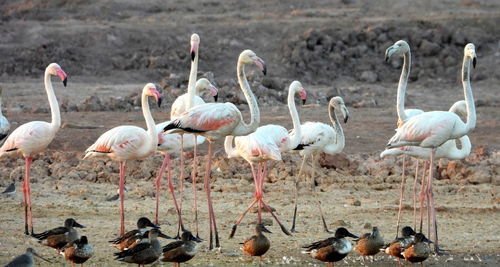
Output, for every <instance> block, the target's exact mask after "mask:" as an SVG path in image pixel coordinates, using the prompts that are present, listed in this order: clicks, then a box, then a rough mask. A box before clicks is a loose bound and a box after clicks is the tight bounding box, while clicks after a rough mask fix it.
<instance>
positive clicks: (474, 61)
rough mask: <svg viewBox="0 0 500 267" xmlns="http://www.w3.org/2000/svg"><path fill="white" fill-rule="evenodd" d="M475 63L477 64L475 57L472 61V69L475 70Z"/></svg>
mask: <svg viewBox="0 0 500 267" xmlns="http://www.w3.org/2000/svg"><path fill="white" fill-rule="evenodd" d="M476 62H477V59H476V56H474V58H473V59H472V67H473V68H476Z"/></svg>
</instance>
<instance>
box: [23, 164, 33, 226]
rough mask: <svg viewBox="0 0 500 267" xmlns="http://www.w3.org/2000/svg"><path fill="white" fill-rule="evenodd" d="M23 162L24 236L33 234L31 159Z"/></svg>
mask: <svg viewBox="0 0 500 267" xmlns="http://www.w3.org/2000/svg"><path fill="white" fill-rule="evenodd" d="M24 161H25V169H24V183H23V195H24V233H25V234H26V235H29V234H30V233H33V213H32V212H31V189H30V171H31V163H32V162H33V158H32V157H26V158H25V159H24Z"/></svg>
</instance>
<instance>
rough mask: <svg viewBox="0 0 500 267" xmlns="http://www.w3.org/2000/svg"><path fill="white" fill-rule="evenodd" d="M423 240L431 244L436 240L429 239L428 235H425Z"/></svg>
mask: <svg viewBox="0 0 500 267" xmlns="http://www.w3.org/2000/svg"><path fill="white" fill-rule="evenodd" d="M422 241H423V242H425V243H429V244H432V243H434V242H432V241H431V240H429V239H428V238H427V237H425V236H424V238H423V239H422Z"/></svg>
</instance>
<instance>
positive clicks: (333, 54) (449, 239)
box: [0, 0, 500, 266]
mask: <svg viewBox="0 0 500 267" xmlns="http://www.w3.org/2000/svg"><path fill="white" fill-rule="evenodd" d="M0 16H1V17H0V36H1V37H0V55H1V56H0V86H1V87H2V88H3V105H2V109H3V113H4V115H5V116H6V117H7V118H8V119H9V121H10V122H11V125H12V129H14V128H15V127H17V126H19V125H20V124H22V123H25V122H28V121H32V120H49V119H50V114H49V109H48V104H47V100H46V95H45V93H44V91H43V83H42V82H43V79H42V75H43V70H44V68H45V67H46V65H47V64H48V63H50V62H58V63H60V65H61V66H62V67H63V68H64V69H65V71H66V72H67V73H68V75H69V83H68V87H67V88H63V87H62V85H61V84H60V83H54V85H55V91H56V95H57V96H58V99H59V102H60V104H61V110H62V114H61V115H62V120H63V124H64V125H63V128H62V129H61V130H60V131H59V133H58V135H57V136H56V138H55V139H54V141H53V142H52V144H51V145H50V146H49V148H48V149H47V151H46V152H44V153H42V154H40V155H39V156H37V157H36V160H35V162H34V164H33V170H32V179H31V185H32V187H31V188H32V195H33V197H32V199H33V201H34V203H33V207H34V210H33V212H34V220H35V231H36V232H38V231H42V230H45V229H48V228H52V227H55V226H59V225H61V224H62V222H63V221H64V219H65V218H67V217H73V218H75V219H77V220H78V221H79V222H81V223H82V224H84V225H86V226H87V228H86V229H83V230H82V233H83V234H85V235H87V236H89V239H90V241H91V242H92V243H93V244H94V246H95V247H96V249H97V253H96V255H95V256H94V257H93V258H92V259H91V260H90V261H89V262H88V264H89V265H93V266H117V265H121V264H120V263H117V262H115V261H113V259H112V252H114V250H113V249H112V248H111V247H109V246H108V245H107V242H106V240H109V239H112V238H113V237H114V236H115V235H116V234H117V232H118V228H119V227H118V216H119V212H118V202H109V201H106V200H105V199H106V198H107V197H109V196H111V195H113V194H114V193H115V190H116V188H117V183H118V166H117V164H116V163H115V162H111V161H101V160H95V161H94V160H92V161H85V162H84V161H82V160H81V158H82V157H83V151H84V150H85V148H87V147H88V146H89V145H91V144H92V143H93V141H95V140H96V139H97V137H98V136H99V135H100V134H102V133H103V132H104V131H106V130H107V129H110V128H111V127H114V126H117V125H122V124H134V125H139V126H144V120H143V118H142V114H141V112H140V108H139V107H138V104H139V103H138V101H137V95H138V94H139V93H140V90H141V88H142V87H143V86H144V84H145V83H147V82H155V83H156V84H158V85H159V86H161V88H162V91H163V92H162V93H163V95H164V96H165V97H166V101H165V102H166V103H165V104H164V105H163V106H162V107H160V108H157V107H153V106H152V109H153V115H154V117H155V119H156V120H157V121H158V122H159V121H163V120H167V119H168V111H169V109H170V104H171V103H172V101H173V99H175V97H176V96H178V95H179V94H181V93H183V92H184V91H185V88H186V85H187V73H188V69H189V58H188V45H189V43H188V40H189V36H190V34H191V33H192V32H197V33H198V34H199V35H200V37H201V44H200V66H199V71H200V76H205V77H208V78H209V79H210V80H211V81H212V82H213V83H214V84H216V85H217V86H218V87H219V88H220V94H221V96H220V99H221V101H231V102H234V103H236V104H237V105H238V107H239V108H240V109H241V110H242V112H243V113H245V114H248V108H247V106H246V105H245V101H244V100H243V98H242V96H241V93H239V91H238V89H237V88H238V85H237V82H236V75H235V69H236V68H235V63H236V59H237V56H238V54H239V53H240V52H241V51H242V50H243V49H252V50H254V51H255V52H256V53H257V54H258V55H259V56H260V57H261V58H263V59H264V60H265V61H266V63H267V66H268V75H267V76H266V77H263V76H262V75H261V74H260V73H259V72H257V70H256V69H255V68H249V69H248V70H247V73H248V74H249V75H248V76H249V79H250V82H251V83H250V84H251V87H252V89H253V90H254V92H255V93H256V95H257V97H258V99H259V103H260V107H261V114H262V119H261V121H262V124H267V123H277V124H281V125H284V126H285V127H287V128H291V127H292V125H291V121H290V119H289V115H288V111H287V109H286V106H285V98H286V94H285V90H286V86H287V85H288V84H289V82H290V81H292V80H294V79H297V80H300V81H302V82H303V84H304V86H305V87H306V89H307V90H308V103H309V105H307V106H305V107H300V108H299V114H300V116H301V120H302V121H307V120H314V121H323V122H325V123H329V121H328V116H327V110H326V103H327V101H328V99H329V98H330V97H332V96H334V95H340V96H342V97H343V98H344V100H345V101H346V103H347V105H348V108H349V110H350V115H351V116H350V119H349V122H348V123H347V124H343V127H344V131H345V134H346V147H345V149H344V152H343V153H342V154H341V155H339V156H335V157H324V156H323V157H322V159H321V165H322V169H321V170H320V171H319V173H317V174H316V176H315V180H316V183H317V184H318V187H317V190H318V194H319V199H321V201H322V203H323V209H324V211H325V213H326V215H327V223H328V225H329V227H330V228H331V229H334V228H336V227H339V226H345V227H347V228H348V229H349V230H351V231H352V232H353V233H355V234H362V233H365V232H368V231H369V228H370V227H371V226H378V227H379V228H380V229H381V231H382V233H383V235H384V237H385V240H387V241H390V240H391V239H392V238H393V237H394V231H395V222H396V215H397V205H398V189H399V182H400V173H401V161H400V160H396V159H384V160H381V159H379V157H378V154H379V153H380V152H381V151H382V150H383V148H384V146H385V143H386V141H387V139H388V138H389V137H390V136H391V135H392V134H393V129H394V127H395V121H396V114H395V108H394V106H395V98H396V87H397V80H398V78H399V74H400V68H401V62H402V60H401V59H400V58H395V59H393V60H391V61H390V62H389V63H385V62H383V52H384V50H385V49H386V48H387V46H389V45H390V44H392V43H393V42H395V41H397V40H399V39H405V40H408V41H409V43H410V45H411V47H412V59H413V65H412V72H411V75H410V83H409V85H408V90H407V106H408V107H418V108H422V109H424V110H433V109H435V110H445V109H448V107H449V106H451V105H452V104H453V103H454V102H455V101H457V100H460V99H463V92H462V86H461V83H460V79H459V77H460V76H459V75H460V68H461V60H462V54H463V46H464V45H465V44H466V43H467V42H474V43H475V44H476V47H477V53H478V65H477V68H476V69H475V70H473V74H472V83H473V84H472V86H473V89H474V97H475V102H476V105H477V127H476V129H475V130H474V132H473V133H471V134H470V135H469V137H470V139H471V142H472V144H473V153H472V154H471V155H470V156H469V157H468V158H466V159H464V160H461V161H452V162H448V161H443V162H441V163H440V164H439V167H438V171H437V176H438V179H437V180H436V181H435V187H434V189H435V196H436V201H437V202H436V203H437V207H438V222H439V226H440V233H441V234H440V239H441V240H440V241H441V244H442V245H443V246H444V247H445V248H446V249H450V250H451V255H448V256H439V257H437V256H433V257H431V258H430V259H429V260H427V261H426V264H427V265H431V266H443V265H447V266H470V265H484V266H498V265H499V263H500V256H499V247H500V230H499V229H500V227H499V226H500V224H499V221H500V220H499V219H500V213H499V210H498V207H499V203H500V195H499V189H500V187H499V186H500V178H499V177H500V164H499V163H500V154H499V152H498V151H499V149H500V145H499V143H498V136H499V134H500V130H499V129H500V127H499V123H500V120H499V119H498V118H499V115H500V110H499V108H498V107H499V105H500V98H499V97H498V92H499V89H500V86H499V84H500V83H499V81H500V75H499V72H498V71H497V65H498V62H499V56H500V52H499V49H500V43H499V39H500V38H499V37H500V28H499V27H498V22H499V21H500V4H499V3H497V1H451V0H449V1H439V2H437V1H418V2H417V3H414V1H396V0H394V1H388V0H387V1H376V3H375V1H373V2H372V1H359V0H358V1H356V0H351V1H344V0H343V1H321V0H316V1H286V2H282V1H265V2H260V3H257V2H253V1H241V0H232V1H214V0H210V1H208V0H206V1H205V0H204V1H196V2H195V1H168V2H166V3H165V2H164V1H141V3H136V2H135V1H97V0H96V1H63V0H58V1H50V2H46V1H37V0H35V1H22V0H7V1H4V2H2V4H0ZM207 101H209V99H208V98H207ZM75 125H76V126H78V127H76V128H75ZM82 128H83V129H82ZM204 151H205V148H204V147H203V148H202V152H204ZM223 152H224V151H223V149H222V146H220V145H218V146H217V148H216V159H215V164H214V168H213V175H212V180H213V187H212V188H213V198H214V204H215V211H216V216H217V220H218V221H217V223H218V226H219V231H220V235H221V241H222V250H221V251H220V252H214V251H207V250H206V249H207V247H208V243H207V242H203V243H201V245H202V246H203V249H202V252H201V253H199V254H198V255H197V256H196V257H195V258H194V259H193V260H192V261H190V262H189V264H195V265H199V266H207V265H211V266H233V265H238V266H245V265H253V264H257V262H256V261H255V262H253V263H252V260H251V259H250V258H249V257H247V256H244V255H243V254H242V253H241V251H240V250H239V244H238V243H240V242H243V240H244V239H245V238H247V237H249V236H250V235H251V234H252V233H253V226H252V225H250V223H251V221H253V219H254V218H255V216H256V214H254V213H250V214H249V215H247V218H246V219H245V220H244V222H243V223H242V226H241V227H240V228H239V229H238V232H237V235H236V237H235V238H234V239H231V240H229V239H228V238H227V237H228V235H229V231H230V227H231V225H232V223H233V222H234V220H235V219H237V217H238V216H239V215H240V213H241V212H242V211H243V209H244V208H245V207H246V206H247V203H249V202H250V201H251V199H252V196H253V185H252V181H251V176H250V172H249V170H248V167H247V166H248V165H247V164H246V163H245V162H244V161H243V160H241V159H231V160H228V159H225V158H224V154H223ZM161 160H162V158H161V156H160V155H155V156H153V157H151V158H149V159H146V160H143V161H138V162H131V163H130V164H129V165H128V166H129V167H128V175H127V187H128V189H129V192H128V193H127V195H126V201H125V207H126V211H127V213H126V225H127V229H132V228H133V227H134V225H135V221H136V220H137V218H139V217H140V216H148V217H152V216H153V213H154V184H153V180H154V177H155V176H156V172H157V169H158V168H159V166H160V163H161ZM190 162H191V160H190V159H188V161H187V163H188V164H190ZM203 162H204V161H202V163H203ZM299 162H300V158H299V156H298V155H296V154H291V155H285V156H284V160H283V162H274V163H272V164H271V165H270V166H271V170H270V172H269V177H268V178H267V182H266V187H265V192H266V195H265V199H266V200H267V201H268V203H269V204H270V205H271V206H272V207H273V208H275V209H276V213H277V215H278V216H279V217H280V219H281V220H282V221H283V222H284V223H285V225H287V226H290V224H291V216H292V208H293V197H294V189H293V185H294V179H295V174H296V172H297V171H298V165H299ZM174 168H175V170H174V180H175V183H176V184H177V183H178V175H177V171H178V165H177V163H176V164H175V167H174ZM23 170H24V167H23V161H22V159H20V158H13V159H2V160H1V164H0V175H1V176H0V177H1V179H0V186H2V188H4V187H6V186H7V185H9V184H10V183H11V182H12V181H14V182H15V183H16V185H17V188H18V190H17V193H16V194H15V195H14V196H10V197H8V196H2V197H1V198H0V203H1V205H0V213H1V214H2V215H3V216H2V217H1V218H0V225H1V227H0V247H1V248H2V249H1V251H0V263H6V262H8V260H9V259H11V258H13V257H14V256H15V255H17V254H20V253H22V252H23V251H24V249H25V248H26V247H27V246H32V247H35V248H36V249H37V251H38V252H39V253H40V254H42V255H43V256H45V257H47V258H49V259H51V260H52V261H54V262H56V265H58V266H60V265H63V264H64V265H68V263H67V262H66V261H64V259H62V258H61V257H59V256H58V255H56V253H55V252H54V251H53V250H51V249H49V248H45V247H41V246H40V245H38V244H36V243H35V242H33V241H32V240H30V239H29V238H27V237H25V236H24V235H23V234H22V231H21V229H22V224H23V217H22V205H23V204H22V192H21V181H22V177H23V176H22V175H23ZM200 170H202V168H201V167H200ZM307 171H310V168H309V167H308V168H307ZM408 172H409V173H410V174H413V172H414V169H413V167H410V168H409V170H408ZM308 173H309V172H308ZM199 180H201V174H200V177H199ZM162 186H163V189H164V190H163V191H162V193H163V194H162V206H161V217H160V218H161V219H160V222H161V225H162V230H163V231H165V232H166V233H168V234H171V235H174V234H175V228H176V227H175V212H174V209H173V205H172V200H171V197H170V196H169V195H168V194H167V192H166V188H167V187H166V184H165V183H163V185H162ZM412 186H413V179H408V181H407V189H408V188H411V187H412ZM190 188H191V184H190V179H189V178H188V174H186V190H187V191H186V193H185V194H184V214H185V218H186V221H187V225H188V227H189V228H191V229H192V228H193V226H192V225H193V224H192V221H193V212H192V210H191V207H192V199H193V195H192V192H191V189H190ZM198 195H199V196H200V201H199V205H198V206H199V210H200V215H199V216H200V226H201V228H200V230H201V231H200V235H201V236H202V237H203V238H205V239H207V238H208V231H206V229H207V218H208V216H207V207H206V202H205V196H204V193H203V189H202V186H201V184H200V185H198ZM300 196H301V198H300V205H299V215H300V217H299V221H298V226H297V229H298V231H299V233H296V234H294V235H293V236H291V237H288V236H285V235H284V234H283V233H281V232H280V230H279V227H277V226H276V223H275V222H273V225H272V226H270V227H269V228H270V229H271V231H273V234H272V235H269V238H270V239H271V242H272V248H271V250H270V251H269V252H268V253H267V254H266V257H265V260H264V262H265V263H266V265H288V264H294V265H315V264H316V265H320V264H321V263H319V262H317V261H315V260H313V259H311V258H309V257H308V256H307V255H304V254H301V253H300V246H301V245H303V244H305V243H308V242H312V241H315V240H318V239H321V238H326V237H328V236H329V234H327V233H324V232H322V229H321V225H320V220H319V217H318V215H317V207H316V202H315V199H316V198H315V197H314V196H313V194H312V191H311V188H310V180H309V179H306V178H301V183H300ZM411 201H412V197H411V196H410V189H408V190H407V197H406V201H405V209H404V217H403V223H404V224H409V225H412V224H413V209H412V208H411V205H412V203H411ZM265 218H266V219H270V218H271V217H270V216H269V215H268V214H265ZM161 242H162V244H166V243H167V242H169V241H167V240H161ZM37 263H38V264H41V265H42V266H44V265H43V263H40V262H37ZM189 264H188V265H189ZM395 264H396V262H395V261H394V260H392V259H390V258H388V257H386V256H382V255H377V256H376V257H375V261H374V262H365V263H363V262H362V261H360V259H359V255H358V254H357V253H355V252H354V253H352V254H351V255H350V256H348V257H347V258H346V260H345V261H343V262H340V263H339V265H341V266H359V265H369V266H386V265H395ZM156 265H157V266H159V265H161V264H159V263H157V264H156ZM164 265H166V264H164ZM47 266H48V265H47Z"/></svg>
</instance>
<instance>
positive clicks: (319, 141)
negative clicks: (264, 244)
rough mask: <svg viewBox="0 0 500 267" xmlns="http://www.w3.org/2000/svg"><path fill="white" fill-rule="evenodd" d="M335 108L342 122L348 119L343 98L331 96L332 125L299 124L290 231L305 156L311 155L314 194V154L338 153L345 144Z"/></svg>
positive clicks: (294, 217)
mask: <svg viewBox="0 0 500 267" xmlns="http://www.w3.org/2000/svg"><path fill="white" fill-rule="evenodd" d="M335 109H338V110H340V112H342V116H343V117H344V123H346V122H347V120H348V119H349V110H347V108H346V106H345V104H344V100H343V99H342V98H341V97H340V96H336V97H332V98H331V99H330V102H329V103H328V115H329V116H330V120H331V122H332V125H333V127H332V126H330V125H327V124H324V123H321V122H309V121H308V122H306V123H304V124H302V125H301V127H300V128H301V129H302V140H301V141H300V143H299V144H298V146H297V147H296V148H295V149H294V150H300V154H301V155H302V157H303V159H302V164H301V165H300V170H299V174H298V175H297V176H296V179H295V207H294V211H293V221H292V228H291V229H290V231H291V232H295V220H296V218H297V200H298V184H299V178H300V175H301V174H302V170H303V168H304V164H305V162H306V161H307V158H308V157H309V156H311V160H312V165H313V166H312V169H313V173H312V174H311V177H312V187H313V192H314V194H315V195H316V189H315V188H316V182H315V179H314V172H315V170H316V161H317V159H316V156H317V155H319V154H320V153H326V154H330V155H333V154H338V153H340V152H342V150H343V149H344V146H345V137H344V131H343V130H342V126H341V125H340V123H339V121H338V119H337V114H336V113H335ZM316 199H317V200H318V207H319V210H320V214H321V220H322V221H323V228H324V230H325V231H326V232H330V231H329V230H328V227H327V226H326V222H325V218H324V216H323V210H322V209H321V201H320V200H319V198H318V197H317V196H316Z"/></svg>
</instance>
